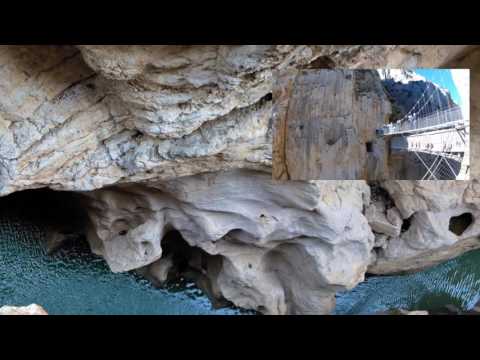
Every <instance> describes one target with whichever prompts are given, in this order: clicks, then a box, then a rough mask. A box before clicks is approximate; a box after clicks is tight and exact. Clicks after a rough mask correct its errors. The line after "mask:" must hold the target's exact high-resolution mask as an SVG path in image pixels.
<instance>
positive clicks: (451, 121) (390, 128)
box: [377, 107, 464, 136]
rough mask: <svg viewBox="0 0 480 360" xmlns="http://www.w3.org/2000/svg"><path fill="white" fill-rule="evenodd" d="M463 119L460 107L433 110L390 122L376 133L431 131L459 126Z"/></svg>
mask: <svg viewBox="0 0 480 360" xmlns="http://www.w3.org/2000/svg"><path fill="white" fill-rule="evenodd" d="M463 124H464V119H463V115H462V111H461V108H460V107H452V108H449V109H446V110H441V111H435V112H433V113H430V114H428V115H427V116H424V117H421V118H420V117H412V118H411V119H410V120H404V121H402V122H400V123H391V124H387V125H385V126H383V127H382V128H380V129H379V130H378V131H377V133H378V134H379V135H381V136H385V135H396V134H403V133H411V132H419V131H432V130H438V129H442V128H447V127H455V126H461V125H463Z"/></svg>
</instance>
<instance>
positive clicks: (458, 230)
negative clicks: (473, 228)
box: [448, 212, 473, 236]
mask: <svg viewBox="0 0 480 360" xmlns="http://www.w3.org/2000/svg"><path fill="white" fill-rule="evenodd" d="M472 223H473V215H472V214H471V213H468V212H467V213H463V214H461V215H459V216H452V217H451V218H450V222H449V224H448V230H450V231H451V232H452V233H454V234H455V235H457V236H461V235H462V234H463V233H464V232H465V230H467V228H468V227H469V226H470V225H471V224H472Z"/></svg>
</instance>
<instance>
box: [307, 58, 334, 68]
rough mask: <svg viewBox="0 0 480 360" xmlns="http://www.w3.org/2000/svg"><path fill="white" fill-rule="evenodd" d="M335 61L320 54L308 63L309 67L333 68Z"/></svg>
mask: <svg viewBox="0 0 480 360" xmlns="http://www.w3.org/2000/svg"><path fill="white" fill-rule="evenodd" d="M334 67H335V62H334V61H333V60H332V59H331V58H330V57H328V56H319V57H318V58H316V59H315V60H313V61H312V62H311V63H310V64H308V66H307V68H308V69H333V68H334Z"/></svg>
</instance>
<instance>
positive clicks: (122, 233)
mask: <svg viewBox="0 0 480 360" xmlns="http://www.w3.org/2000/svg"><path fill="white" fill-rule="evenodd" d="M127 234H128V230H122V231H119V232H118V235H120V236H125V235H127Z"/></svg>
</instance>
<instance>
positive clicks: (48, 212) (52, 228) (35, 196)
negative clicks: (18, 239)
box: [0, 188, 88, 253]
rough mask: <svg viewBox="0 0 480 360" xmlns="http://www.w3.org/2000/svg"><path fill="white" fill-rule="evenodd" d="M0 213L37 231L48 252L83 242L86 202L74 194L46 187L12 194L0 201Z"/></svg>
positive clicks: (80, 196) (85, 224) (79, 195)
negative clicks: (26, 223)
mask: <svg viewBox="0 0 480 360" xmlns="http://www.w3.org/2000/svg"><path fill="white" fill-rule="evenodd" d="M0 212H2V213H3V212H5V213H6V214H8V215H9V216H12V217H14V218H19V219H22V220H25V221H27V222H29V223H31V224H32V225H35V226H36V227H38V228H39V229H41V230H42V232H43V233H44V235H45V237H44V246H45V248H46V249H47V252H49V253H52V252H54V251H56V250H59V249H60V248H63V247H65V246H66V245H67V244H70V245H71V244H74V243H78V242H82V241H84V240H85V234H86V229H87V225H88V215H87V212H86V202H85V198H84V196H83V195H81V194H79V193H76V192H70V191H54V190H51V189H48V188H41V189H35V190H25V191H20V192H16V193H13V194H10V195H8V196H5V197H3V198H1V199H0Z"/></svg>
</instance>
